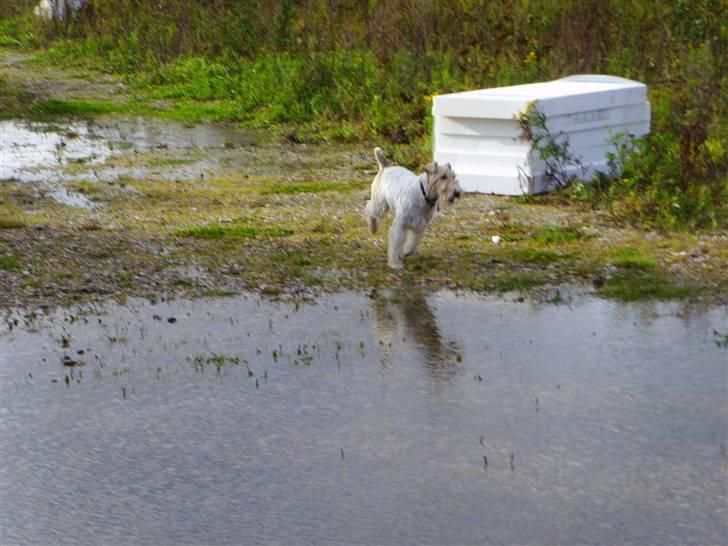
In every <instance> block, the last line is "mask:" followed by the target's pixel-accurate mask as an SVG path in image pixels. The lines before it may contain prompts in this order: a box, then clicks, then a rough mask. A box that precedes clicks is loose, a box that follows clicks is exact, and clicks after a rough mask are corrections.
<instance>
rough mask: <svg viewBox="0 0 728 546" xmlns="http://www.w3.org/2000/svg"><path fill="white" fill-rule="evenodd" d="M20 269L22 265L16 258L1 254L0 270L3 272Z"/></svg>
mask: <svg viewBox="0 0 728 546" xmlns="http://www.w3.org/2000/svg"><path fill="white" fill-rule="evenodd" d="M19 268H20V263H19V262H18V260H17V258H16V257H15V256H8V255H5V254H0V269H2V270H3V271H15V270H17V269H19Z"/></svg>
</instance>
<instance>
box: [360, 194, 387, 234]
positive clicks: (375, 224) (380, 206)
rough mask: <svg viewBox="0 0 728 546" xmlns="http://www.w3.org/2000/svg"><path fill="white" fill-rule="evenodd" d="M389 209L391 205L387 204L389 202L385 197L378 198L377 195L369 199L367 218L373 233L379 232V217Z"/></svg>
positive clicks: (366, 210)
mask: <svg viewBox="0 0 728 546" xmlns="http://www.w3.org/2000/svg"><path fill="white" fill-rule="evenodd" d="M388 209H389V207H388V206H387V202H386V201H384V200H383V199H379V200H377V199H376V197H375V196H373V197H372V199H371V200H369V201H367V206H366V209H365V212H366V215H367V219H368V220H369V231H370V232H371V233H376V232H377V230H378V229H379V219H380V218H382V217H383V216H384V215H385V214H387V210H388Z"/></svg>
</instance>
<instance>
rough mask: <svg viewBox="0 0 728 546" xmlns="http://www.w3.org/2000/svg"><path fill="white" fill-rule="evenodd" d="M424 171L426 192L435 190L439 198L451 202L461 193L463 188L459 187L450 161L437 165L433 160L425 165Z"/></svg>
mask: <svg viewBox="0 0 728 546" xmlns="http://www.w3.org/2000/svg"><path fill="white" fill-rule="evenodd" d="M425 173H427V186H428V188H427V189H428V193H430V192H437V198H438V199H439V200H445V201H447V202H448V203H451V204H452V203H454V202H455V199H457V198H458V197H460V195H461V194H462V192H463V190H462V189H461V188H460V184H459V183H458V179H457V176H456V175H455V171H453V170H452V167H451V166H450V163H445V164H444V165H438V164H437V162H436V161H433V162H432V163H428V164H427V165H425Z"/></svg>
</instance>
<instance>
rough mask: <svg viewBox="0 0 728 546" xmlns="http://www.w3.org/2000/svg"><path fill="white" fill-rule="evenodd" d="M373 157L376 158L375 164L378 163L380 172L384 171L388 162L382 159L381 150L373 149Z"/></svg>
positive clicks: (378, 148)
mask: <svg viewBox="0 0 728 546" xmlns="http://www.w3.org/2000/svg"><path fill="white" fill-rule="evenodd" d="M374 157H376V158H377V163H379V170H380V171H381V170H382V169H384V168H385V167H388V166H389V160H388V159H387V158H386V157H384V152H383V151H382V149H381V148H380V147H379V146H377V147H376V148H374Z"/></svg>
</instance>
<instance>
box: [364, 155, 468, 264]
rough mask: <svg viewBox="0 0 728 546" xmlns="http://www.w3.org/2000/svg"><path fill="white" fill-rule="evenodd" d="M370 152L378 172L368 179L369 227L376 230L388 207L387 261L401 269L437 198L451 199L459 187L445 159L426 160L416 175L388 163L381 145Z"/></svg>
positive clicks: (413, 249) (416, 242) (418, 240)
mask: <svg viewBox="0 0 728 546" xmlns="http://www.w3.org/2000/svg"><path fill="white" fill-rule="evenodd" d="M374 156H375V157H376V158H377V163H379V173H377V176H375V177H374V181H373V182H372V197H371V200H369V201H368V202H367V207H366V214H367V216H368V217H369V231H371V232H372V233H376V232H377V229H379V220H380V219H381V218H382V217H383V216H384V215H385V214H386V213H387V210H389V209H391V210H392V214H393V215H394V220H393V221H392V227H391V229H390V230H389V247H388V248H387V262H388V264H389V267H391V268H393V269H402V267H404V263H403V261H402V259H403V258H404V257H405V256H409V255H410V254H413V253H414V252H415V251H416V250H417V246H418V245H419V244H420V241H421V240H422V236H423V235H424V234H425V228H426V227H427V224H428V223H429V221H430V219H431V218H432V216H433V215H434V214H435V209H436V208H438V202H439V201H442V200H446V201H447V202H449V203H453V202H454V201H455V199H456V198H458V197H460V193H461V192H462V190H461V189H460V184H458V181H457V179H456V178H455V172H454V171H453V170H452V167H451V166H450V164H449V163H447V164H445V165H438V164H437V163H435V162H434V161H433V162H432V163H428V164H427V165H425V172H424V173H422V174H421V175H419V176H417V175H416V174H415V173H413V172H412V171H409V170H407V169H405V168H404V167H394V166H392V167H390V166H389V161H387V159H386V158H385V157H384V153H383V152H382V149H381V148H375V149H374Z"/></svg>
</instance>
